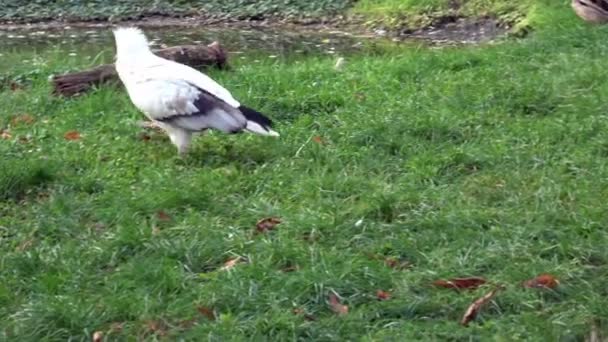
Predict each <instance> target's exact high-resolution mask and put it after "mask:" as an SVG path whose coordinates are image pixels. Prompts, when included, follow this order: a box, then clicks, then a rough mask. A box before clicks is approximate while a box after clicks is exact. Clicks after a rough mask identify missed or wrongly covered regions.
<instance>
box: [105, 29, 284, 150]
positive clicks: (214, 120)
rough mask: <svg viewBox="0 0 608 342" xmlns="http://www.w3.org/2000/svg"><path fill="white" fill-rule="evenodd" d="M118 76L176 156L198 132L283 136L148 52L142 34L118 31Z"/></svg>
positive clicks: (192, 74)
mask: <svg viewBox="0 0 608 342" xmlns="http://www.w3.org/2000/svg"><path fill="white" fill-rule="evenodd" d="M113 32H114V38H115V40H116V71H117V72H118V76H119V77H120V80H121V81H122V83H123V84H124V85H125V88H126V89H127V92H128V93H129V97H130V98H131V101H132V102H133V104H134V105H135V106H136V107H137V108H138V109H139V110H140V111H142V112H143V113H144V114H145V115H146V116H147V117H148V118H149V119H150V120H152V121H154V122H155V123H156V124H157V125H158V126H159V127H161V128H162V129H163V130H165V131H166V132H167V134H168V135H169V137H170V139H171V141H172V142H173V144H175V145H176V146H177V149H178V152H179V153H180V154H184V153H186V152H187V150H188V147H189V146H190V142H191V139H192V134H193V133H195V132H200V131H204V130H206V129H217V130H220V131H222V132H226V133H238V132H241V131H249V132H253V133H257V134H262V135H269V136H279V134H278V133H277V132H275V131H273V130H272V129H271V128H270V127H271V126H272V121H271V120H270V119H269V118H267V117H266V116H264V115H263V114H261V113H259V112H257V111H255V110H253V109H251V108H248V107H245V106H243V105H241V104H240V103H239V102H238V101H237V100H236V99H235V98H234V97H233V96H232V94H230V92H229V91H228V90H226V89H225V88H224V87H222V86H221V85H219V84H218V83H217V82H215V81H214V80H213V79H211V78H210V77H208V76H207V75H205V74H203V73H201V72H199V71H198V70H196V69H194V68H191V67H189V66H187V65H184V64H180V63H177V62H174V61H170V60H168V59H164V58H161V57H159V56H157V55H155V54H154V53H152V51H151V50H150V48H149V45H148V41H147V39H146V37H145V35H144V34H143V32H142V31H141V30H139V29H138V28H132V27H129V28H118V29H115V30H114V31H113Z"/></svg>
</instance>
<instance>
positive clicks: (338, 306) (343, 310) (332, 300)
mask: <svg viewBox="0 0 608 342" xmlns="http://www.w3.org/2000/svg"><path fill="white" fill-rule="evenodd" d="M329 307H330V308H331V310H332V311H333V312H335V313H336V314H338V315H339V316H342V315H346V314H347V313H348V305H344V304H342V303H340V298H339V297H338V295H337V294H336V293H335V292H333V291H332V292H330V293H329Z"/></svg>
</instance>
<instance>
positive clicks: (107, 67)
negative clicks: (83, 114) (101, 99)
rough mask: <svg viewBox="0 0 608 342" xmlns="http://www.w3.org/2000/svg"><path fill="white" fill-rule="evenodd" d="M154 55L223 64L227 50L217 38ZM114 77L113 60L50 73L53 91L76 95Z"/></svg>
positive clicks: (198, 64) (202, 64) (194, 63)
mask: <svg viewBox="0 0 608 342" xmlns="http://www.w3.org/2000/svg"><path fill="white" fill-rule="evenodd" d="M154 53H156V54H157V55H159V56H161V57H164V58H167V59H170V60H173V61H176V62H179V63H183V64H186V65H189V66H191V67H193V68H197V69H198V68H204V67H210V66H215V67H218V68H220V69H222V68H225V67H226V65H227V64H226V63H227V58H228V57H227V54H226V52H225V51H224V49H223V48H222V47H221V46H220V44H219V43H218V42H213V43H211V44H209V45H207V46H205V45H180V46H174V47H170V48H166V49H162V50H157V51H154ZM116 80H118V75H117V74H116V69H115V68H114V64H104V65H100V66H97V67H95V68H93V69H90V70H85V71H79V72H74V73H68V74H65V75H59V76H53V78H52V82H53V94H54V95H63V96H76V95H81V94H83V93H85V92H87V91H89V90H90V89H91V88H92V87H93V86H96V85H100V84H104V83H108V82H111V81H116Z"/></svg>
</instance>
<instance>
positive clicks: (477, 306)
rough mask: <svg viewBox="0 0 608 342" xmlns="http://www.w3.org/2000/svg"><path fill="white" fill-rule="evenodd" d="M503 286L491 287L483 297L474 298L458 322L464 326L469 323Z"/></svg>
mask: <svg viewBox="0 0 608 342" xmlns="http://www.w3.org/2000/svg"><path fill="white" fill-rule="evenodd" d="M502 289H503V287H502V286H498V287H496V288H495V289H493V290H492V291H490V292H488V293H486V294H485V295H484V296H483V297H481V298H479V299H477V300H475V301H474V302H473V303H472V304H471V305H470V306H469V308H468V309H467V311H466V312H465V313H464V315H463V316H462V320H461V321H460V324H462V325H464V326H465V327H466V326H467V325H469V323H470V322H471V321H472V320H474V319H475V318H476V317H477V314H478V313H479V311H480V310H481V308H482V307H483V306H484V305H485V304H487V303H489V302H490V301H491V300H492V299H493V298H494V297H495V296H496V294H497V293H498V291H500V290H502Z"/></svg>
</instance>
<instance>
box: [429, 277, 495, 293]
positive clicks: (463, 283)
mask: <svg viewBox="0 0 608 342" xmlns="http://www.w3.org/2000/svg"><path fill="white" fill-rule="evenodd" d="M486 282H487V281H486V280H485V279H484V278H481V277H470V278H454V279H449V280H436V281H434V282H433V285H435V286H437V287H443V288H445V289H460V290H462V289H476V288H478V287H480V286H481V285H483V284H485V283H486Z"/></svg>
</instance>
